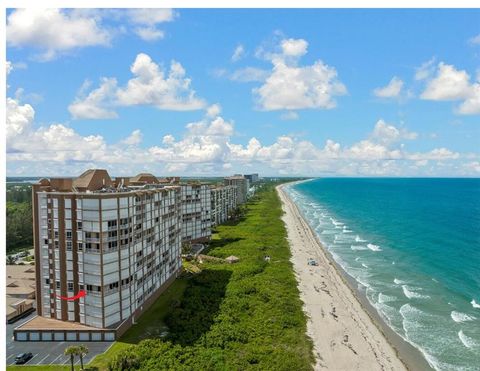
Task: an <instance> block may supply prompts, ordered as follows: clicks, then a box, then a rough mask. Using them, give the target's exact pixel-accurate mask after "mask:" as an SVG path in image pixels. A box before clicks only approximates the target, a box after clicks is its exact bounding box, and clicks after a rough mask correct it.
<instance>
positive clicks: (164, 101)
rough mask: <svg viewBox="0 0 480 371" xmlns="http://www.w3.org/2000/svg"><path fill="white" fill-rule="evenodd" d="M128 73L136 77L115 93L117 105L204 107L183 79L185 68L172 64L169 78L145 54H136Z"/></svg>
mask: <svg viewBox="0 0 480 371" xmlns="http://www.w3.org/2000/svg"><path fill="white" fill-rule="evenodd" d="M130 71H131V72H132V74H133V75H134V76H135V77H134V78H132V79H130V80H129V81H128V83H127V85H126V86H125V87H124V88H119V89H118V91H117V99H118V102H119V104H120V105H123V106H131V105H151V106H155V107H157V108H159V109H166V110H177V111H187V110H196V109H201V108H203V107H205V105H206V103H205V101H204V100H203V99H200V98H197V97H196V95H195V91H194V90H192V88H191V80H190V79H189V78H187V77H185V69H184V68H183V67H182V65H181V64H180V63H178V62H175V61H172V62H171V64H170V70H169V72H168V75H166V74H165V72H164V71H163V70H162V69H161V68H160V67H159V66H158V65H157V64H156V63H155V62H153V61H152V59H151V58H150V56H148V55H147V54H144V53H140V54H138V55H137V57H136V59H135V61H134V63H133V64H132V66H131V68H130Z"/></svg>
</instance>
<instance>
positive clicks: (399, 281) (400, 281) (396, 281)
mask: <svg viewBox="0 0 480 371" xmlns="http://www.w3.org/2000/svg"><path fill="white" fill-rule="evenodd" d="M393 282H394V283H395V284H396V285H403V284H405V283H406V282H405V281H402V280H399V279H398V278H395V279H394V280H393Z"/></svg>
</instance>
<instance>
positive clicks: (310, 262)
mask: <svg viewBox="0 0 480 371" xmlns="http://www.w3.org/2000/svg"><path fill="white" fill-rule="evenodd" d="M307 264H308V265H314V266H317V265H318V263H317V261H316V260H314V259H308V261H307Z"/></svg>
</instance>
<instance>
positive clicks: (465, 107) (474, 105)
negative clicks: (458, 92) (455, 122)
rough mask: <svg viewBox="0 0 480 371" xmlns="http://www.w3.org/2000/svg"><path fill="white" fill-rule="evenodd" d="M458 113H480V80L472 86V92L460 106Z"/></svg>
mask: <svg viewBox="0 0 480 371" xmlns="http://www.w3.org/2000/svg"><path fill="white" fill-rule="evenodd" d="M458 113H460V114H462V115H478V114H480V82H477V83H475V84H473V85H472V87H471V94H470V95H469V97H468V98H467V99H465V101H464V102H463V103H462V104H460V106H459V107H458Z"/></svg>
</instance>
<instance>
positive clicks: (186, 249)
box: [182, 242, 192, 255]
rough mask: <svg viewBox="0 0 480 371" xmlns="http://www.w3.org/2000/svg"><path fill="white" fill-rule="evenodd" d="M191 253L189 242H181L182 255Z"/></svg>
mask: <svg viewBox="0 0 480 371" xmlns="http://www.w3.org/2000/svg"><path fill="white" fill-rule="evenodd" d="M191 253H192V244H191V243H190V242H182V254H185V255H187V254H191Z"/></svg>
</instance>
